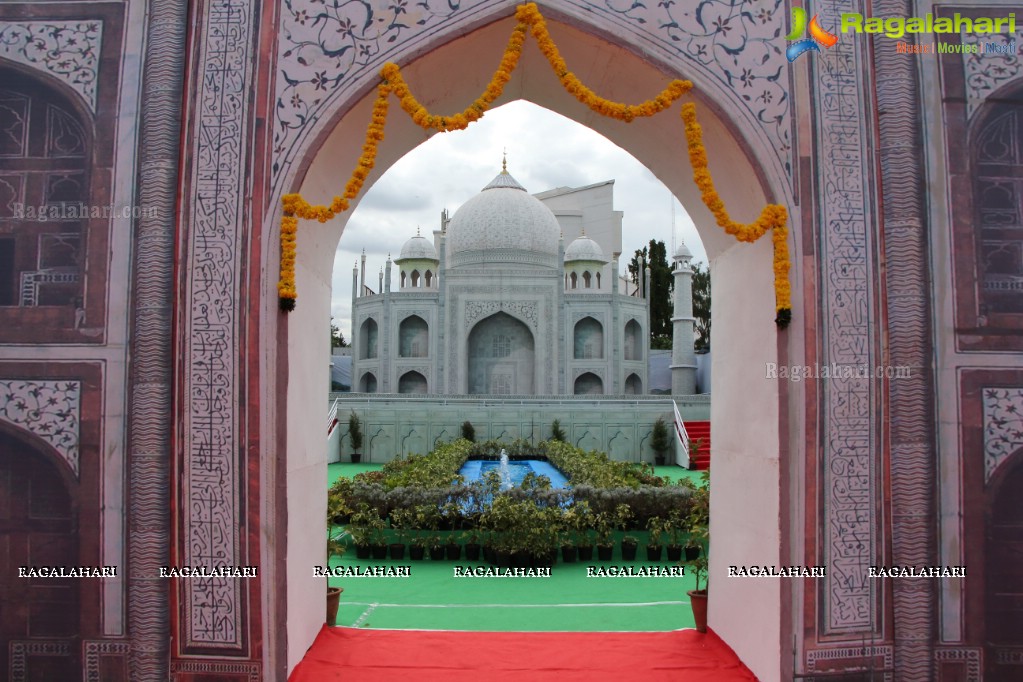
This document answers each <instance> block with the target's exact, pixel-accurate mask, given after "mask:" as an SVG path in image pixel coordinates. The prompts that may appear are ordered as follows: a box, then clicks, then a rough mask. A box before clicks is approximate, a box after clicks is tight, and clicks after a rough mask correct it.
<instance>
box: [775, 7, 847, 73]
mask: <svg viewBox="0 0 1023 682" xmlns="http://www.w3.org/2000/svg"><path fill="white" fill-rule="evenodd" d="M807 32H809V33H810V37H809V38H803V39H802V40H799V38H801V37H802V36H803V35H805V34H806V33H807ZM785 40H795V41H796V42H794V43H792V44H791V45H789V46H788V49H786V50H785V56H786V57H788V58H789V61H790V62H794V61H796V59H797V58H798V57H799V56H800V55H802V54H805V53H807V52H820V51H821V48H820V46H822V45H823V46H824V47H825V48H829V47H832V46H833V45H834V44H835V43H837V42H838V36H836V35H835V34H834V33H828V32H827V31H825V30H824V29H823V28H821V25H820V24H819V23H817V15H816V14H815V15H813V19H811V20H810V22H809V24H807V21H806V10H805V9H803V8H802V7H793V8H792V32H791V33H789V34H788V35H787V36H785Z"/></svg>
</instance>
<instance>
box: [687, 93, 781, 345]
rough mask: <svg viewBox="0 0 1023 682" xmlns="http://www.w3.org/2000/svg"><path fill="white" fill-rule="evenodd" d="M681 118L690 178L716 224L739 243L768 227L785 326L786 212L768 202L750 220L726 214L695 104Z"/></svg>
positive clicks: (776, 296) (778, 319) (777, 298)
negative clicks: (690, 170)
mask: <svg viewBox="0 0 1023 682" xmlns="http://www.w3.org/2000/svg"><path fill="white" fill-rule="evenodd" d="M682 120H683V121H684V122H685V126H686V140H687V141H688V143H689V162H690V164H692V166H693V180H694V181H695V182H696V186H697V187H699V188H700V197H701V198H702V199H703V203H704V204H705V205H706V206H707V208H708V209H710V212H711V213H713V214H714V218H715V219H716V220H717V224H718V225H719V226H720V227H722V228H723V229H724V231H725V232H727V233H728V234H730V235H732V236H733V237H735V238H736V239H738V240H739V241H741V242H755V241H756V240H758V239H760V238H761V237H762V236H764V233H765V232H767V231H768V230H771V232H772V234H771V241H772V243H773V245H774V300H775V308H776V310H777V312H778V316H777V317H776V318H775V322H776V323H777V324H778V326H779V327H782V328H785V327H787V326H788V324H789V322H790V321H791V320H792V288H791V286H790V284H789V267H790V266H791V264H790V262H789V244H788V228H787V227H786V223H787V221H788V211H787V210H786V209H785V207H784V206H779V205H778V204H768V205H767V206H765V207H764V210H763V211H761V212H760V217H759V218H757V219H756V220H755V221H753V222H752V223H748V224H746V223H737V222H735V221H734V220H732V219H731V217H730V216H729V215H728V211H727V210H726V209H725V203H724V202H723V201H721V197H720V196H718V193H717V190H716V189H714V180H713V179H712V178H711V176H710V170H708V169H707V150H706V148H705V147H704V146H703V128H702V127H701V126H700V124H699V122H697V120H696V105H695V104H693V103H692V102H686V103H685V104H683V105H682Z"/></svg>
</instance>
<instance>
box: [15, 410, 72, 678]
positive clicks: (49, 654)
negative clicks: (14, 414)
mask: <svg viewBox="0 0 1023 682" xmlns="http://www.w3.org/2000/svg"><path fill="white" fill-rule="evenodd" d="M63 464H64V462H63V461H62V460H60V459H59V458H57V457H49V456H48V453H44V452H42V451H40V449H38V448H37V447H34V446H33V445H30V444H28V443H27V442H26V441H25V440H22V439H21V438H17V437H15V436H14V435H12V434H11V433H9V432H8V431H7V430H6V429H2V428H0V500H3V505H2V510H0V548H2V551H0V554H2V556H3V560H2V562H0V565H2V567H3V570H0V613H2V614H3V617H2V618H0V671H3V672H4V673H5V674H6V673H7V672H12V673H13V671H20V672H21V673H23V674H24V676H25V677H24V679H75V678H76V677H77V676H79V675H80V674H81V673H80V670H81V661H80V656H79V654H80V651H79V649H80V647H79V646H78V640H79V639H80V635H81V632H80V622H79V620H80V611H79V608H80V602H81V599H82V595H81V594H80V593H81V592H83V590H82V589H81V587H82V585H81V582H82V581H80V580H76V579H71V578H52V579H45V578H40V579H35V580H31V579H26V578H23V577H19V575H18V568H19V567H22V566H78V565H80V564H81V563H82V562H81V561H80V557H79V553H78V548H79V544H78V543H79V537H78V532H77V531H78V509H77V503H76V500H75V498H74V495H73V491H72V490H70V489H69V485H70V484H69V481H68V480H67V479H68V476H67V475H66V474H67V472H65V471H64V469H65V467H64V466H63Z"/></svg>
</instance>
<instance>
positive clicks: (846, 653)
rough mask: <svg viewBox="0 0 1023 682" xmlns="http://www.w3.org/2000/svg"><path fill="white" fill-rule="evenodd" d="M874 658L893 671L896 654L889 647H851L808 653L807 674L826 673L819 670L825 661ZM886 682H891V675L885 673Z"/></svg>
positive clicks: (816, 650) (858, 660)
mask: <svg viewBox="0 0 1023 682" xmlns="http://www.w3.org/2000/svg"><path fill="white" fill-rule="evenodd" d="M872 658H880V659H881V661H882V663H883V665H884V669H885V670H891V669H892V666H893V664H894V662H895V652H894V650H893V647H891V646H889V645H878V646H869V647H868V646H850V647H842V648H839V649H814V650H813V651H808V652H807V653H806V672H810V673H813V672H824V671H823V670H818V669H817V664H818V663H822V662H825V661H840V660H843V659H846V660H849V661H857V662H862V661H866V660H869V659H872ZM884 679H885V682H891V680H893V679H894V678H893V676H892V674H891V673H885V675H884Z"/></svg>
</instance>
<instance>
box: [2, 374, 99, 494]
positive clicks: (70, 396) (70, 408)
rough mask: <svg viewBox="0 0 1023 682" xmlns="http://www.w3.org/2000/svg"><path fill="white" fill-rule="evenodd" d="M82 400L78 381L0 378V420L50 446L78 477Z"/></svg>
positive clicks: (80, 385)
mask: <svg viewBox="0 0 1023 682" xmlns="http://www.w3.org/2000/svg"><path fill="white" fill-rule="evenodd" d="M81 399H82V384H81V382H78V381H34V380H32V379H9V380H0V421H5V422H7V423H8V424H13V425H14V426H17V427H19V428H22V429H25V430H26V431H28V432H30V433H32V434H35V435H36V436H39V437H40V438H42V439H43V440H45V441H46V442H47V443H49V444H50V445H52V446H53V448H54V450H56V451H57V453H58V454H59V455H60V456H61V458H62V459H63V460H64V461H65V462H66V463H67V465H68V467H69V468H70V469H71V471H72V472H73V473H74V475H75V478H78V455H79V452H78V443H79V428H80V426H81V420H80V416H79V414H80V407H81Z"/></svg>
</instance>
